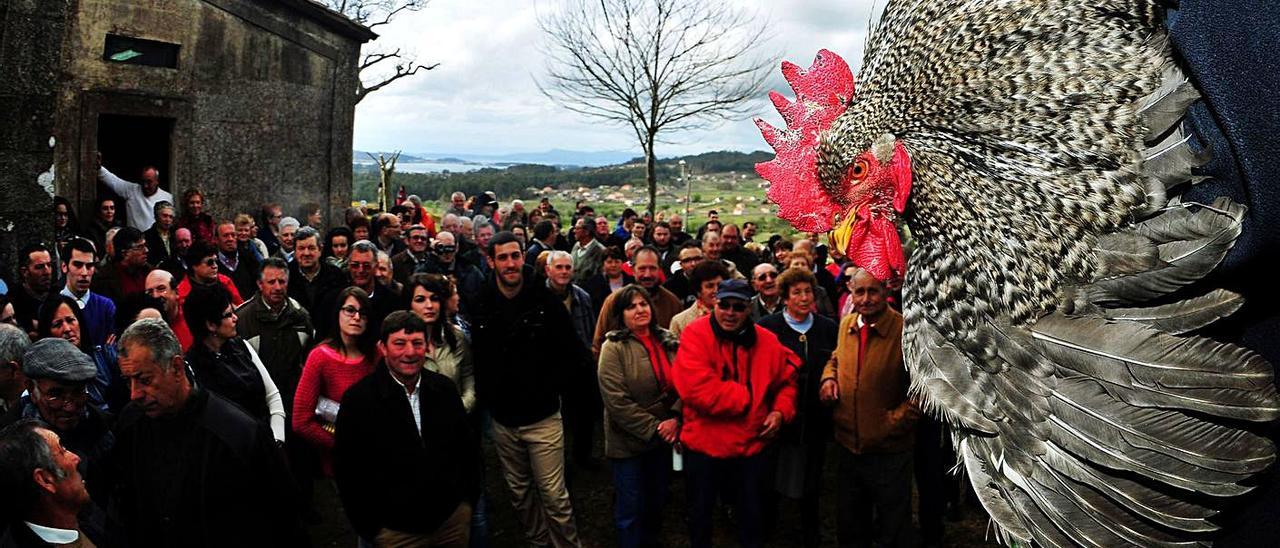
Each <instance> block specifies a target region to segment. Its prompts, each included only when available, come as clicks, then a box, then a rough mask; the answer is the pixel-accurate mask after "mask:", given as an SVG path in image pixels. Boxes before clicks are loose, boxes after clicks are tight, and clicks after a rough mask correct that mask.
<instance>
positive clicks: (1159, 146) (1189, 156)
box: [1142, 127, 1213, 191]
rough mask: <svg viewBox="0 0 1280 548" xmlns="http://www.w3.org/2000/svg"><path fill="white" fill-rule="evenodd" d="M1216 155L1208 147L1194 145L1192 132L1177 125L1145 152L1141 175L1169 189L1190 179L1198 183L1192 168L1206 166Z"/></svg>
mask: <svg viewBox="0 0 1280 548" xmlns="http://www.w3.org/2000/svg"><path fill="white" fill-rule="evenodd" d="M1212 157H1213V154H1212V152H1211V151H1210V150H1209V149H1204V150H1195V149H1193V148H1192V147H1191V135H1190V134H1188V133H1186V132H1184V131H1183V130H1182V128H1180V127H1177V128H1174V129H1173V130H1172V131H1170V132H1169V134H1168V135H1166V136H1165V137H1164V139H1162V140H1160V141H1159V142H1157V143H1155V144H1153V145H1151V146H1150V147H1149V148H1147V149H1146V150H1145V151H1144V152H1143V162H1142V175H1144V176H1145V177H1147V178H1148V179H1155V180H1156V181H1159V182H1160V183H1161V184H1163V185H1164V188H1165V190H1166V191H1168V190H1169V189H1172V188H1174V187H1176V186H1178V185H1181V184H1183V183H1187V182H1196V181H1199V180H1200V179H1202V177H1200V178H1198V177H1196V175H1195V173H1194V171H1193V170H1195V169H1196V168H1198V167H1200V166H1203V165H1205V164H1206V163H1208V162H1209V159H1210V158H1212Z"/></svg>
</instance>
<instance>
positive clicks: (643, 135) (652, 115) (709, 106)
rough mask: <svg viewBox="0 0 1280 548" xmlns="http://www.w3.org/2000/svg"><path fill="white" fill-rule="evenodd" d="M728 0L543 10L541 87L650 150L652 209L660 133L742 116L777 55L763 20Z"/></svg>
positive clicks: (632, 0) (580, 1) (612, 1)
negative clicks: (769, 49) (770, 49)
mask: <svg viewBox="0 0 1280 548" xmlns="http://www.w3.org/2000/svg"><path fill="white" fill-rule="evenodd" d="M755 15H756V14H752V13H747V12H745V11H742V10H739V9H735V8H734V7H732V6H731V5H730V3H728V2H706V1H703V0H566V1H565V2H564V4H563V6H562V9H561V10H559V11H558V12H557V13H553V14H549V15H547V16H545V17H539V21H538V23H539V26H540V27H541V28H542V31H543V32H544V33H545V35H546V39H547V42H546V44H545V47H544V49H545V50H546V54H547V58H548V61H547V75H546V77H545V79H543V80H542V81H539V82H538V88H539V89H540V90H542V93H543V94H545V95H546V96H547V97H549V98H551V99H552V100H553V101H555V102H557V103H559V104H560V105H561V106H563V107H564V108H567V109H569V110H571V111H573V112H577V113H579V114H584V115H587V116H591V117H595V118H599V119H603V120H606V121H609V122H613V123H617V124H620V125H625V126H630V127H631V129H632V130H634V131H635V135H636V139H638V140H639V142H640V146H641V148H643V149H644V157H645V182H646V183H647V184H648V186H649V211H654V208H655V206H656V203H655V202H656V201H657V180H656V174H655V172H656V158H655V157H654V153H653V151H654V144H655V142H656V141H658V140H660V139H659V136H660V135H662V134H670V133H677V132H680V131H685V130H689V129H694V128H703V127H705V126H706V124H707V123H708V122H711V123H715V122H720V121H724V120H729V119H735V118H740V117H744V116H745V115H746V114H748V112H747V105H746V104H745V103H746V101H747V100H748V99H751V98H753V97H757V96H759V95H760V94H761V93H762V90H763V87H764V81H765V78H766V76H767V75H768V69H769V68H770V67H771V66H772V65H774V64H775V63H776V61H777V58H776V57H772V56H761V55H759V54H758V53H757V50H758V49H759V48H758V47H757V46H758V45H759V44H761V43H763V42H765V41H767V39H766V38H764V37H765V36H766V33H765V31H764V29H765V24H766V22H765V21H760V20H758V19H757V18H756V17H755Z"/></svg>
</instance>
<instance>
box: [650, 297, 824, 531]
mask: <svg viewBox="0 0 1280 548" xmlns="http://www.w3.org/2000/svg"><path fill="white" fill-rule="evenodd" d="M716 298H717V302H716V308H715V311H714V312H713V313H712V314H711V315H709V316H704V317H702V318H699V319H697V320H695V321H694V322H693V323H691V324H689V326H688V327H686V328H685V330H684V332H683V333H681V335H680V350H679V352H678V353H677V354H676V364H675V368H674V372H673V381H674V383H675V387H676V391H677V392H678V393H679V394H680V400H681V401H682V402H683V404H684V424H683V429H682V430H681V433H680V442H681V443H683V444H684V446H685V448H686V451H685V452H684V463H685V464H684V466H685V473H686V474H687V485H688V489H689V506H690V509H689V514H690V515H689V536H690V540H691V544H692V545H693V546H694V548H703V547H709V546H711V519H712V509H713V508H714V507H715V502H716V496H717V495H718V494H720V493H724V494H725V495H726V496H729V495H733V496H735V497H736V500H735V501H734V502H735V503H736V508H737V512H736V513H737V516H738V520H737V521H738V527H739V531H738V535H739V540H740V542H741V544H742V546H761V545H763V542H764V539H763V534H762V530H761V524H762V523H764V516H763V507H764V500H765V494H766V493H767V492H769V488H770V486H768V485H767V484H766V483H767V482H766V479H767V478H769V477H770V476H771V475H770V474H769V472H770V471H771V470H772V467H773V460H772V459H770V458H768V454H767V453H766V452H765V449H766V448H767V447H768V446H769V444H771V443H773V441H774V440H775V438H776V437H777V435H778V431H779V430H780V429H781V428H782V425H783V424H784V423H787V422H790V421H791V419H792V418H793V417H795V413H796V381H795V375H796V371H797V370H798V368H799V366H800V363H801V361H800V358H799V357H798V356H796V354H795V353H794V352H792V351H791V350H789V349H787V348H786V347H785V346H783V345H782V343H780V342H778V338H777V336H775V335H774V334H773V333H771V332H769V331H768V330H766V329H764V328H761V327H759V326H757V325H755V323H754V322H752V321H751V314H750V311H749V309H750V306H749V304H750V299H751V293H750V289H748V286H747V283H746V282H745V281H743V280H726V281H723V282H721V283H720V288H719V290H718V291H717V292H716Z"/></svg>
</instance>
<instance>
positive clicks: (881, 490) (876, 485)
mask: <svg viewBox="0 0 1280 548" xmlns="http://www.w3.org/2000/svg"><path fill="white" fill-rule="evenodd" d="M839 451H840V468H839V470H838V472H837V474H836V484H837V489H838V495H837V497H836V540H838V541H839V543H840V546H841V548H852V547H857V548H863V547H867V546H876V547H877V548H879V547H888V546H898V547H906V546H910V540H911V472H912V467H911V452H910V451H908V452H904V453H885V454H865V455H855V454H853V453H852V452H850V451H849V450H848V449H845V448H843V447H841V448H840V450H839Z"/></svg>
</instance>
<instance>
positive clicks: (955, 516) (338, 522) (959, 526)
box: [309, 436, 997, 548]
mask: <svg viewBox="0 0 1280 548" xmlns="http://www.w3.org/2000/svg"><path fill="white" fill-rule="evenodd" d="M596 445H597V447H596V451H595V454H596V455H602V454H603V453H604V448H603V446H602V442H601V441H600V437H599V436H597V440H596ZM835 450H836V448H835V447H834V445H830V446H828V456H827V459H826V461H827V463H828V464H827V466H826V467H825V469H824V475H825V476H826V478H827V480H826V482H825V485H826V487H825V488H824V490H823V493H822V499H821V500H822V503H821V504H822V529H823V539H822V540H823V546H836V542H835V499H836V497H835V493H834V485H835V468H836V466H835V465H834V464H832V463H835V462H836V459H835V453H834V451H835ZM484 453H485V466H486V470H485V493H486V494H487V496H488V500H489V507H488V508H489V510H488V512H489V534H490V537H491V542H492V545H493V546H495V547H519V546H525V543H524V536H523V533H522V529H521V527H520V524H519V522H518V521H517V518H516V513H515V510H514V509H513V508H512V506H511V502H510V501H511V499H510V494H509V492H508V491H507V488H506V485H505V484H504V483H503V480H502V476H501V470H500V468H499V463H498V458H497V454H496V453H495V452H494V449H493V446H492V444H491V443H489V442H487V441H486V442H485V451H484ZM597 462H598V464H597V465H596V466H594V467H592V468H583V467H576V466H572V465H571V466H570V468H569V470H568V474H569V493H570V496H571V497H572V499H573V510H574V517H575V519H576V520H577V524H578V530H579V533H580V535H581V537H582V541H583V545H584V546H587V547H592V548H594V547H608V546H615V545H616V544H617V541H616V537H615V534H614V527H613V479H612V475H611V474H610V472H609V465H608V461H607V460H606V459H603V458H597ZM669 494H670V498H669V500H668V502H667V506H666V517H665V522H664V525H663V533H662V538H663V544H664V546H668V547H678V546H688V544H689V540H688V538H689V537H688V532H687V528H686V526H685V520H684V509H685V508H686V505H685V488H684V479H683V477H682V475H681V474H679V473H676V474H674V475H673V477H672V481H671V487H670V490H669ZM314 506H315V508H316V509H317V513H318V514H319V516H313V517H316V518H318V519H313V520H312V521H313V522H312V523H311V525H310V528H309V531H310V533H311V539H312V541H313V543H314V544H315V545H316V546H324V547H329V546H333V547H344V548H351V547H354V546H355V545H356V541H355V535H354V534H353V533H352V531H351V529H350V526H349V525H348V524H347V520H346V518H345V517H344V516H343V514H342V509H341V504H340V503H339V502H338V498H337V495H336V492H335V491H334V488H333V487H332V484H331V482H329V481H328V480H317V482H316V493H315V505H314ZM987 521H988V520H987V517H986V514H985V513H984V511H983V510H982V508H981V507H980V506H979V505H978V504H977V502H976V501H974V500H972V498H971V497H963V496H962V502H961V504H960V506H959V511H958V512H952V513H951V514H950V515H948V519H947V520H946V521H945V527H946V536H945V544H944V546H950V547H956V548H964V547H977V546H996V545H997V543H996V542H995V541H994V540H993V538H992V537H991V536H990V531H989V530H988V523H987ZM776 523H777V525H776V528H775V530H774V532H773V534H772V535H771V538H770V539H769V542H768V543H767V545H768V546H776V547H791V546H797V547H798V546H800V545H801V543H800V539H801V536H800V514H799V509H798V505H797V504H795V503H794V502H792V501H787V500H783V501H782V502H781V503H780V504H779V505H778V515H777V522H776ZM914 533H915V537H916V538H917V539H918V538H919V528H918V524H916V526H915V531H914ZM715 545H716V546H726V547H727V546H736V545H737V541H736V537H735V535H734V530H733V528H732V523H730V519H729V518H728V517H727V516H726V515H725V513H724V512H720V513H718V515H717V523H716V530H715Z"/></svg>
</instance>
